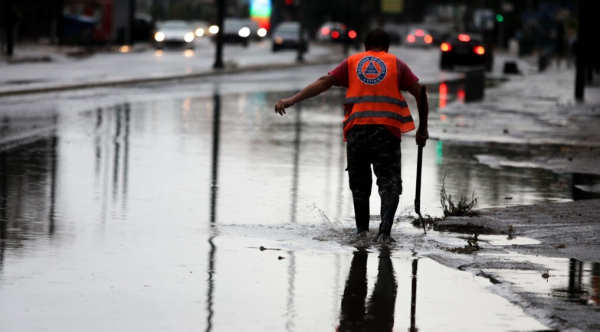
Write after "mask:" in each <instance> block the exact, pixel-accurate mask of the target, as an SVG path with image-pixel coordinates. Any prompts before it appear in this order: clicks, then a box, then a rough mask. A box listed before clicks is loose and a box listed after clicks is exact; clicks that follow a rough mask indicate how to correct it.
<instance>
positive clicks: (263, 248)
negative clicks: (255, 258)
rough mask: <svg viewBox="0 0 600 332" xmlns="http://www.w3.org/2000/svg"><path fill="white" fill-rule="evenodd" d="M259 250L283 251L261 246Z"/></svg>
mask: <svg viewBox="0 0 600 332" xmlns="http://www.w3.org/2000/svg"><path fill="white" fill-rule="evenodd" d="M258 249H260V251H265V250H281V249H278V248H265V247H263V246H260V248H258Z"/></svg>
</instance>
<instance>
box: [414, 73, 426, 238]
mask: <svg viewBox="0 0 600 332" xmlns="http://www.w3.org/2000/svg"><path fill="white" fill-rule="evenodd" d="M426 101H427V94H426V91H425V86H424V85H423V86H422V87H421V107H425V105H426ZM419 121H421V120H419ZM422 162H423V147H422V146H421V145H419V154H418V156H417V192H416V193H415V212H416V213H417V214H418V215H419V220H420V221H421V226H423V232H425V234H427V230H426V229H425V222H424V221H423V216H421V164H422Z"/></svg>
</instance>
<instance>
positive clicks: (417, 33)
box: [415, 29, 425, 37]
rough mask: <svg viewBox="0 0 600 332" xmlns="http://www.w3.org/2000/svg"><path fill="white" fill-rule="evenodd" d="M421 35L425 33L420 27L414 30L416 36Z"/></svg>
mask: <svg viewBox="0 0 600 332" xmlns="http://www.w3.org/2000/svg"><path fill="white" fill-rule="evenodd" d="M423 35H425V33H424V32H423V30H421V29H417V30H415V36H417V37H423Z"/></svg>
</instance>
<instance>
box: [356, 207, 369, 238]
mask: <svg viewBox="0 0 600 332" xmlns="http://www.w3.org/2000/svg"><path fill="white" fill-rule="evenodd" d="M354 214H355V215H356V235H361V234H365V235H366V234H367V232H368V231H369V219H370V218H371V213H370V211H369V201H357V200H354Z"/></svg>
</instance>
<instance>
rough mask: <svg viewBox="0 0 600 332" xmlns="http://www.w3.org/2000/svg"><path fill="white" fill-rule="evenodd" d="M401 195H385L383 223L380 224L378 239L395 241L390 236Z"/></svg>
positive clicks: (382, 202) (382, 201)
mask: <svg viewBox="0 0 600 332" xmlns="http://www.w3.org/2000/svg"><path fill="white" fill-rule="evenodd" d="M399 202H400V197H399V196H398V195H385V196H383V197H382V200H381V224H379V234H377V237H376V238H375V239H376V241H380V240H381V241H382V242H384V243H385V242H389V241H391V242H395V241H394V239H392V237H391V236H390V232H391V231H392V225H393V224H394V216H395V215H396V210H397V209H398V203H399Z"/></svg>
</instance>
